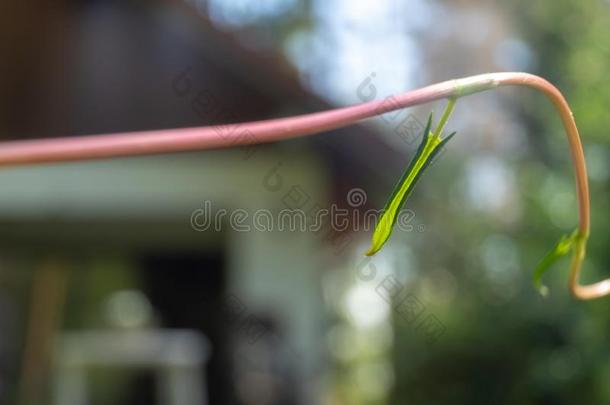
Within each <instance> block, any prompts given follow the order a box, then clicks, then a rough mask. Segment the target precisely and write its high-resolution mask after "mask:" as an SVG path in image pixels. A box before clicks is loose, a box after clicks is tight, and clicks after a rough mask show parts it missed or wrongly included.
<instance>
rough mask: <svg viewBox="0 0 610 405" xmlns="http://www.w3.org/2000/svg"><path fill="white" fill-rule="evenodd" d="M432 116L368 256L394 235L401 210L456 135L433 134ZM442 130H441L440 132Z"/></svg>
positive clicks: (389, 203) (394, 193)
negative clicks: (425, 172) (432, 163)
mask: <svg viewBox="0 0 610 405" xmlns="http://www.w3.org/2000/svg"><path fill="white" fill-rule="evenodd" d="M431 126H432V115H430V117H429V118H428V123H427V124H426V128H425V129H424V133H423V136H422V141H421V143H420V145H419V147H418V148H417V152H416V153H415V156H413V158H412V159H411V162H410V163H409V166H408V167H407V169H406V170H405V172H404V173H403V175H402V176H401V178H400V180H399V181H398V183H396V186H394V190H393V191H392V194H391V195H390V198H389V199H388V201H387V202H386V205H385V207H384V209H383V213H382V215H381V218H380V219H379V222H377V225H376V227H375V230H374V231H373V238H372V241H371V247H370V248H369V250H368V251H367V252H366V255H367V256H372V255H374V254H375V253H377V252H378V251H379V250H380V249H381V248H382V247H383V245H384V244H385V243H386V241H387V240H388V238H389V237H390V235H391V233H392V229H393V227H394V224H395V223H396V220H397V218H398V213H399V212H400V209H401V208H402V207H403V206H404V204H405V202H406V201H407V199H408V197H409V196H410V194H411V192H412V191H413V189H414V188H415V185H416V184H417V181H418V180H419V179H420V178H421V175H422V174H423V173H424V171H425V170H426V169H427V168H428V167H429V166H430V163H431V162H432V160H433V159H434V157H435V156H436V155H437V154H438V153H439V152H440V150H441V149H442V148H443V147H444V146H445V145H446V144H447V142H448V141H449V140H450V139H451V138H452V137H453V136H454V135H455V132H454V133H452V134H450V135H449V136H447V137H446V138H445V139H442V140H441V137H440V133H434V134H433V133H431V132H430V128H431ZM440 130H442V129H439V132H440Z"/></svg>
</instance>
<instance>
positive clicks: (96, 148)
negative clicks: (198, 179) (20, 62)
mask: <svg viewBox="0 0 610 405" xmlns="http://www.w3.org/2000/svg"><path fill="white" fill-rule="evenodd" d="M509 85H510V86H525V87H530V88H533V89H535V90H538V91H539V92H541V93H543V94H544V95H545V96H546V97H547V98H548V99H549V100H550V101H551V102H552V104H553V105H554V106H555V109H556V110H557V112H558V113H559V116H560V117H561V121H562V123H563V126H564V128H565V131H566V134H567V137H568V143H569V146H570V152H571V157H572V162H573V165H574V173H575V179H576V192H577V195H578V212H579V232H580V234H581V235H582V238H581V240H580V241H579V243H578V244H577V245H576V248H575V249H574V255H573V258H572V267H571V271H570V282H569V287H570V290H571V291H572V293H573V294H574V296H576V297H577V298H580V299H591V298H597V297H602V296H605V295H608V294H610V279H607V280H604V281H601V282H598V283H595V284H591V285H585V286H583V285H580V284H579V281H578V279H579V275H580V270H581V265H582V261H583V258H584V252H585V250H586V239H587V237H588V235H589V226H590V224H589V221H590V219H589V186H588V182H587V170H586V166H585V158H584V153H583V149H582V145H581V142H580V136H579V134H578V129H577V127H576V123H575V121H574V117H573V116H572V112H571V111H570V108H569V106H568V103H567V102H566V100H565V98H564V97H563V95H562V94H561V92H560V91H559V90H558V89H557V88H556V87H555V86H553V85H552V84H551V83H549V82H548V81H546V80H545V79H543V78H541V77H538V76H535V75H531V74H528V73H521V72H505V73H488V74H482V75H477V76H471V77H466V78H462V79H456V80H449V81H445V82H442V83H437V84H433V85H430V86H427V87H423V88H420V89H417V90H413V91H409V92H407V93H403V94H400V95H397V96H394V97H392V98H390V99H386V100H376V101H370V102H368V103H363V104H358V105H353V106H350V107H344V108H337V109H333V110H328V111H324V112H318V113H313V114H306V115H301V116H296V117H288V118H281V119H274V120H267V121H258V122H249V123H241V124H229V125H222V126H211V127H200V128H183V129H167V130H157V131H143V132H131V133H119V134H111V135H94V136H85V137H74V138H56V139H49V140H34V141H12V142H5V143H2V144H0V165H2V166H11V165H12V166H14V165H22V164H35V163H45V162H62V161H74V160H89V159H103V158H110V157H118V156H134V155H146V154H156V153H167V152H178V151H187V150H204V149H213V148H220V147H232V146H239V145H248V144H258V143H265V142H273V141H279V140H284V139H289V138H294V137H298V136H304V135H312V134H316V133H320V132H323V131H328V130H332V129H336V128H340V127H344V126H347V125H351V124H354V123H355V122H357V121H360V120H362V119H365V118H370V117H373V116H376V115H380V114H383V113H386V112H389V111H394V110H397V109H401V108H406V107H411V106H414V105H419V104H425V103H429V102H431V101H435V100H440V99H445V98H448V99H449V100H450V102H452V100H453V102H455V99H457V98H459V97H463V96H467V95H471V94H474V93H478V92H481V91H486V90H490V89H493V88H496V87H500V86H509ZM441 121H442V119H441ZM439 125H440V123H439Z"/></svg>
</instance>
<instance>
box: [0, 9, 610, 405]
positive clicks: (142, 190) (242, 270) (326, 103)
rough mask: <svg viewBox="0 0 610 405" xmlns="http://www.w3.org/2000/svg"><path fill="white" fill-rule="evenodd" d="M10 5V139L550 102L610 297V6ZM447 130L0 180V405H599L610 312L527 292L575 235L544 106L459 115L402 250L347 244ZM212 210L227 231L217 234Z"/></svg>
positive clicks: (362, 132)
mask: <svg viewBox="0 0 610 405" xmlns="http://www.w3.org/2000/svg"><path fill="white" fill-rule="evenodd" d="M3 3H4V4H3V7H2V10H3V11H2V13H0V43H1V44H2V47H0V52H1V54H0V133H1V135H2V137H3V140H12V139H33V138H44V137H56V136H86V135H89V134H99V133H111V132H124V131H135V130H146V129H159V128H177V127H189V126H204V125H210V124H222V123H239V122H243V121H253V120H259V119H267V118H274V117H283V116H288V115H295V114H302V113H308V112H314V111H320V110H324V109H328V108H332V107H334V106H345V105H350V104H355V103H360V102H365V101H371V100H384V99H386V100H388V102H391V98H389V97H390V96H391V95H392V94H397V93H400V92H404V91H407V90H409V89H414V88H417V87H420V86H424V85H426V84H431V83H434V82H438V81H443V80H447V79H451V78H456V77H462V76H468V75H474V74H478V73H485V72H492V71H527V72H531V73H535V74H538V75H541V76H543V77H545V78H547V79H548V80H550V81H551V82H553V83H554V84H555V85H557V86H558V87H559V88H560V89H561V90H562V91H563V92H564V94H565V96H566V98H567V99H568V101H569V102H570V105H571V107H572V109H573V111H574V115H575V118H576V121H577V123H578V125H579V128H580V131H581V135H582V137H583V143H584V146H585V154H586V158H587V164H588V171H589V179H590V187H591V199H592V231H591V239H590V243H589V249H588V257H587V261H586V263H585V267H584V271H583V282H592V281H597V280H599V279H602V278H606V277H608V276H610V249H609V242H608V241H609V240H610V215H608V206H609V203H610V187H609V186H610V131H609V130H608V125H607V124H608V122H610V121H609V119H608V117H607V112H608V107H609V106H610V83H609V82H608V73H609V72H610V1H608V0H583V1H578V2H576V1H569V0H542V1H536V2H531V1H525V0H517V1H513V2H486V1H475V0H461V1H454V2H449V1H424V0H403V1H401V0H376V1H364V0H256V1H255V0H173V1H170V0H153V1H141V0H127V1H126V0H123V1H119V0H116V1H113V0H60V1H55V2H48V4H47V3H45V4H29V3H28V2H23V1H19V0H5V1H4V2H3ZM442 108H443V103H433V104H429V105H423V106H418V107H416V108H411V109H408V110H402V111H397V112H393V113H388V114H385V115H383V116H382V117H378V118H375V119H371V120H367V121H366V122H364V123H362V124H359V125H355V126H352V127H348V128H344V129H341V130H336V131H331V132H327V133H323V134H319V135H315V136H312V137H308V138H303V139H297V140H290V141H285V142H279V143H275V144H269V145H261V146H256V147H248V148H235V149H227V150H218V151H206V152H192V153H181V154H168V155H160V156H152V157H139V158H124V159H112V160H104V161H96V162H84V163H69V164H53V165H39V166H34V167H20V168H6V169H3V170H2V171H0V190H2V191H1V193H0V194H1V195H0V404H23V405H29V404H36V405H38V404H61V405H64V404H65V405H71V404H79V405H80V404H113V405H115V404H117V405H118V404H155V403H158V404H170V405H177V404H208V403H209V404H244V405H249V404H257V405H259V404H260V405H263V404H265V405H274V404H282V405H284V404H328V405H342V404H378V405H382V404H577V403H578V404H581V403H582V404H608V403H610V299H608V298H605V299H600V300H597V301H593V302H579V301H576V300H575V299H573V298H572V297H571V296H570V295H569V292H568V289H567V267H568V263H567V260H563V261H561V262H560V263H559V264H558V265H557V266H555V267H554V268H553V269H552V271H550V272H549V274H548V275H547V276H546V277H545V283H546V284H547V285H548V286H549V288H550V295H549V296H548V297H546V298H544V297H542V296H541V295H540V294H539V293H538V292H537V291H536V290H535V288H534V287H533V285H532V282H531V275H532V270H533V268H534V267H535V265H536V264H537V262H538V261H539V260H540V258H542V257H543V256H544V254H545V253H546V252H547V251H548V250H549V249H550V248H551V247H552V246H553V245H554V243H555V242H556V240H557V239H558V238H559V236H560V235H562V234H564V233H568V232H570V231H571V230H572V229H574V228H575V226H576V220H577V215H576V213H577V211H576V210H577V207H576V199H575V192H574V185H573V183H574V181H573V175H572V168H571V162H570V160H569V151H568V148H567V142H566V140H565V135H564V133H563V130H562V127H561V123H560V121H559V119H558V117H557V116H556V114H555V113H554V111H553V109H552V107H551V106H550V104H549V103H548V101H547V100H546V99H545V98H544V97H543V96H541V95H540V94H537V93H535V92H533V91H531V90H526V89H516V88H505V89H501V90H497V91H494V92H487V93H482V94H477V95H473V96H470V97H467V98H464V99H461V100H460V101H459V102H458V104H457V108H456V111H455V113H454V115H453V117H452V119H451V120H450V122H449V124H448V129H449V130H451V131H453V130H455V131H457V132H458V133H457V136H456V137H455V138H454V140H452V141H451V142H450V143H449V144H448V148H447V149H446V151H445V152H444V153H443V154H441V155H440V157H439V158H438V159H437V160H435V162H434V164H433V166H432V167H431V168H430V169H429V170H428V172H427V173H426V175H425V177H424V178H423V179H422V181H421V183H420V184H418V187H417V189H416V190H415V193H414V194H413V196H412V198H411V199H410V200H409V202H408V204H407V207H406V209H407V211H406V214H407V215H405V216H403V217H402V218H403V223H402V224H401V225H402V226H401V228H400V229H399V230H397V231H395V232H394V234H393V236H392V238H391V239H390V241H389V243H388V244H387V245H386V247H385V248H384V249H383V250H382V251H381V252H380V253H379V254H377V255H376V256H374V257H373V258H365V257H364V256H363V252H365V251H366V249H367V247H368V242H369V240H370V235H371V229H370V228H366V227H363V226H360V225H361V223H359V222H358V221H359V220H360V219H362V218H363V216H364V215H365V213H366V212H367V211H368V210H371V209H380V208H381V207H383V204H384V202H385V199H386V198H387V196H388V195H389V194H390V192H391V191H392V188H393V186H394V184H395V182H396V181H397V179H398V178H399V177H400V174H401V172H402V170H404V167H405V166H406V164H407V163H408V161H409V159H410V157H411V156H412V155H413V153H414V151H415V148H416V147H417V145H418V142H419V139H420V136H421V131H422V129H423V125H424V123H425V122H426V120H427V119H428V115H429V114H430V113H432V112H435V113H436V116H437V117H438V115H439V113H440V111H441V110H442ZM235 128H236V130H237V131H239V126H236V127H235ZM0 147H1V145H0ZM329 207H337V208H339V209H343V210H347V212H349V215H348V217H349V225H348V226H346V227H345V229H339V230H336V229H335V230H333V229H331V228H332V227H329V226H327V225H325V226H323V227H322V229H320V230H319V231H316V232H313V231H308V232H299V231H291V230H286V229H285V230H278V229H273V230H263V229H259V228H257V227H251V228H250V229H248V230H245V231H244V230H239V229H232V227H231V226H230V225H231V220H230V218H229V216H230V214H231V212H235V211H236V210H244V212H247V213H250V214H251V213H253V212H256V210H261V209H265V210H269V212H270V213H271V214H272V215H275V214H277V213H279V212H280V211H282V210H284V209H300V210H303V211H304V212H306V213H307V214H308V215H309V214H314V213H315V212H316V211H317V210H320V209H325V208H329ZM206 210H207V211H206ZM204 211H205V212H208V211H209V212H211V213H213V214H214V215H216V214H218V213H222V212H225V213H226V215H225V216H224V217H222V216H221V218H222V219H221V220H220V222H219V223H218V226H211V227H205V226H203V225H204V223H203V222H205V221H204V220H205V218H204V217H202V216H200V214H201V213H202V212H204ZM202 221H203V222H202ZM233 228H234V227H233Z"/></svg>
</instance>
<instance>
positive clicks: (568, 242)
mask: <svg viewBox="0 0 610 405" xmlns="http://www.w3.org/2000/svg"><path fill="white" fill-rule="evenodd" d="M579 237H580V233H579V232H578V229H577V230H575V231H574V232H572V233H571V234H570V235H563V236H562V237H561V239H559V242H557V244H556V245H555V247H554V248H553V249H552V250H551V251H550V252H548V253H547V254H546V256H544V257H543V258H542V260H541V261H540V263H538V266H536V269H535V270H534V274H533V276H532V281H533V283H534V286H535V287H536V288H537V289H538V291H539V292H540V294H541V295H543V296H547V295H548V292H549V289H548V287H547V286H545V285H543V284H542V276H543V275H544V274H545V273H546V272H547V271H548V270H549V268H551V266H552V265H553V264H555V262H556V261H557V260H559V259H560V258H561V257H563V256H565V255H566V254H568V253H569V252H570V250H572V248H573V247H574V243H575V242H576V241H577V239H578V238H579Z"/></svg>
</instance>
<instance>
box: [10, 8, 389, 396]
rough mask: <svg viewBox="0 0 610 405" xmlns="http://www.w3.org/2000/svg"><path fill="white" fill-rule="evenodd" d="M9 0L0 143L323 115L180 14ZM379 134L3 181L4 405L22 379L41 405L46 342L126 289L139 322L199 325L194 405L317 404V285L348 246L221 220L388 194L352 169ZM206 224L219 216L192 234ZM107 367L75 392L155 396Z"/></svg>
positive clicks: (99, 321)
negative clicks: (139, 296) (138, 295)
mask: <svg viewBox="0 0 610 405" xmlns="http://www.w3.org/2000/svg"><path fill="white" fill-rule="evenodd" d="M5 7H9V8H10V9H11V13H2V15H1V16H0V27H1V28H0V30H2V31H3V34H2V37H3V38H4V39H5V41H6V42H7V47H5V49H4V50H3V51H2V52H3V55H2V60H3V62H2V68H3V70H2V75H1V76H0V83H1V85H2V93H1V94H0V106H1V108H0V111H1V114H3V115H2V117H1V118H2V119H1V120H0V125H1V127H0V131H1V134H2V137H3V139H6V140H7V139H18V138H41V137H55V136H68V135H70V136H72V135H75V136H76V135H79V136H84V135H87V134H96V133H111V132H118V131H121V132H124V131H135V130H146V129H158V128H171V127H187V126H204V125H211V124H222V123H238V122H243V121H250V120H259V119H266V118H271V117H278V116H285V115H290V114H297V113H305V112H311V111H318V110H321V109H324V108H328V107H329V106H328V105H326V104H325V103H324V102H322V101H321V100H320V99H318V98H317V97H315V96H313V95H312V94H310V93H309V92H307V91H306V90H304V89H303V88H302V87H301V85H300V84H299V80H298V76H297V75H296V74H295V72H293V70H292V69H291V68H290V67H289V65H288V64H287V63H285V62H284V61H283V60H282V59H281V58H279V57H278V56H276V55H270V54H261V53H260V52H253V51H250V50H248V49H245V48H244V47H242V46H240V45H239V44H238V43H237V42H236V41H235V40H233V39H232V38H231V37H230V36H229V35H227V34H225V33H222V32H219V31H217V30H215V29H214V28H213V27H212V26H211V25H210V24H209V23H208V22H207V21H206V20H205V18H202V16H201V15H199V14H198V13H197V11H196V10H195V9H193V8H191V7H190V6H188V5H185V4H180V2H169V1H167V2H163V1H158V2H137V1H130V2H113V1H63V2H54V3H53V4H52V5H51V4H48V5H36V6H34V5H27V4H25V3H22V2H19V1H13V0H11V1H9V2H8V4H7V5H5ZM227 130H231V131H233V130H235V131H239V125H237V126H230V127H227ZM245 136H247V134H246V135H245ZM377 139H378V138H377V137H376V134H374V133H372V131H371V130H370V129H366V128H364V127H353V128H349V129H347V130H341V131H335V133H334V134H333V135H332V136H331V135H325V136H324V137H322V136H318V137H313V138H307V139H302V140H293V141H289V142H283V143H281V144H273V145H263V146H257V147H248V148H238V149H231V150H218V151H208V152H195V153H182V154H171V155H164V156H153V157H138V158H126V159H114V160H105V161H95V162H83V163H68V164H54V165H40V166H35V167H20V168H10V169H5V170H3V171H2V172H0V189H1V190H2V197H1V198H0V243H1V245H0V246H1V255H2V258H3V261H4V264H3V266H2V267H3V269H2V274H0V280H2V284H0V307H2V310H1V311H0V324H1V325H3V326H2V327H3V330H2V333H1V335H2V337H1V339H2V340H4V341H3V342H2V344H1V345H0V402H2V403H6V402H12V400H13V398H15V397H16V396H17V394H18V391H19V390H18V387H19V386H20V385H19V384H21V388H20V389H21V390H22V391H21V393H22V394H23V393H24V392H25V393H26V397H28V396H29V397H31V398H30V399H32V398H35V399H37V400H40V401H42V403H48V402H49V399H50V397H51V395H52V394H51V393H52V392H53V386H54V383H53V378H54V377H55V371H54V370H55V369H54V366H55V365H56V364H55V362H54V360H56V359H53V358H51V357H50V356H51V353H52V352H53V350H52V347H53V345H52V344H51V343H52V338H53V336H54V335H55V333H56V332H59V330H57V329H63V330H69V331H71V332H74V331H83V332H86V331H88V330H96V329H100V328H106V327H109V326H108V324H107V322H106V321H105V320H104V319H105V318H104V317H102V316H101V315H100V313H101V311H102V310H103V309H104V306H103V303H104V302H107V298H108V296H110V295H112V293H113V292H116V291H119V290H123V289H130V290H136V291H140V292H142V293H143V294H144V295H145V296H146V299H147V300H148V302H150V305H151V306H152V314H153V315H152V318H151V319H148V320H147V325H148V326H146V328H172V329H189V330H195V331H200V332H201V333H202V334H203V335H204V336H205V337H206V338H207V339H208V340H209V342H210V345H211V358H210V360H209V362H208V364H207V370H206V373H207V381H206V382H205V386H206V387H207V389H208V396H209V399H210V403H212V404H231V403H240V404H301V403H308V404H310V403H317V402H319V393H320V389H321V387H320V383H321V379H322V378H323V376H324V371H325V365H326V361H325V353H324V350H323V347H324V341H323V339H324V323H325V314H324V308H323V305H322V297H321V289H320V283H319V276H320V275H321V274H322V273H323V272H324V271H325V269H327V268H329V267H332V266H337V265H339V263H341V262H343V261H344V260H345V257H346V253H347V252H349V251H350V250H353V249H354V244H355V243H356V241H355V239H352V238H351V237H350V235H347V234H341V233H338V234H337V233H334V232H330V233H329V232H328V229H325V230H323V231H321V232H317V233H314V232H298V231H295V232H291V231H286V230H284V231H280V230H277V229H273V230H272V231H262V230H257V229H255V227H254V226H253V224H252V223H250V227H249V228H248V229H236V226H235V225H234V224H233V226H232V223H233V222H234V221H233V220H234V218H233V217H232V214H234V213H235V212H236V211H237V210H243V211H239V212H245V213H247V214H248V215H249V218H252V214H253V213H254V212H256V211H257V210H261V209H266V210H270V211H271V212H273V213H277V212H279V211H281V210H282V209H285V208H299V209H302V210H304V211H306V212H315V210H316V209H320V208H324V207H326V208H327V207H329V206H330V204H333V203H336V204H337V205H339V206H344V205H345V204H346V201H345V195H346V192H347V191H348V190H350V189H351V188H353V187H357V186H362V185H363V184H367V185H368V186H370V187H371V188H373V189H375V188H376V187H382V188H387V187H388V186H389V185H388V184H382V183H380V182H381V178H380V177H375V171H371V170H370V167H367V165H368V163H366V162H367V161H368V160H369V159H372V160H375V159H377V160H378V161H384V162H386V163H388V164H390V165H392V164H393V163H392V162H393V154H392V152H391V150H390V149H389V148H388V147H387V146H386V145H385V144H384V143H382V142H380V141H378V140H377ZM337 190H338V191H337ZM362 208H364V206H363V207H362ZM222 212H224V213H225V214H221V213H222ZM210 213H211V214H213V215H214V218H219V219H218V222H217V223H214V225H212V226H209V227H206V226H205V223H206V222H205V221H206V218H208V219H209V218H211V217H206V215H208V214H210ZM202 215H203V216H202ZM239 215H241V214H239ZM249 220H250V219H248V220H246V223H248V221H249ZM216 225H217V226H218V229H215V227H216ZM231 228H233V229H231ZM321 252H323V253H324V254H321ZM50 264H52V267H53V268H54V269H57V268H61V269H63V270H61V271H62V272H63V273H61V274H63V276H60V277H66V279H65V280H64V281H61V280H59V281H58V280H57V277H58V276H57V274H59V273H53V272H51V273H48V272H46V271H47V270H45V269H48V267H49V266H50ZM54 274H55V275H54ZM45 277H48V278H45ZM54 277H55V278H54ZM48 280H51V281H48ZM53 280H55V281H53ZM64 282H65V283H67V288H66V289H65V292H62V291H64V290H62V287H61V284H62V283H64ZM53 283H56V284H53ZM36 285H38V288H37V289H36V287H35V286H36ZM33 286H34V287H33ZM62 302H63V304H62ZM7 308H12V309H11V310H8V309H7ZM129 311H130V307H129V306H127V307H125V308H122V309H120V312H121V313H122V314H123V315H124V316H127V315H128V313H129ZM126 314H127V315H126ZM32 319H33V321H32ZM45 320H46V321H45ZM47 361H48V362H47ZM117 373H118V374H116V375H115V380H112V379H110V380H109V379H108V378H111V377H108V378H106V377H99V378H98V377H95V374H93V376H91V377H90V378H91V381H90V382H89V384H90V389H91V393H90V395H92V396H93V398H95V399H96V400H99V401H102V400H106V401H109V402H108V403H130V404H132V403H133V404H136V403H151V402H152V401H153V400H154V390H153V389H152V386H153V385H154V384H155V382H154V381H155V380H154V378H152V377H151V376H150V375H149V374H146V372H145V371H142V372H141V373H140V374H138V375H136V376H135V377H133V376H132V377H133V378H132V377H129V378H127V377H125V378H123V377H121V376H127V374H121V373H120V372H119V371H117ZM117 376H118V377H117ZM116 378H118V381H117V380H116ZM108 381H114V383H109V382H108ZM202 385H204V382H202ZM22 399H23V397H22ZM120 401H123V402H120ZM96 403H97V402H96ZM100 403H101V402H100Z"/></svg>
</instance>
